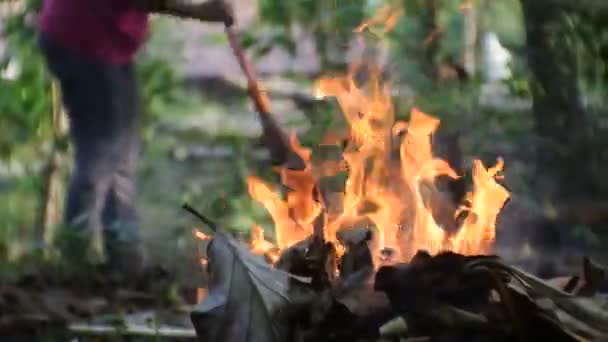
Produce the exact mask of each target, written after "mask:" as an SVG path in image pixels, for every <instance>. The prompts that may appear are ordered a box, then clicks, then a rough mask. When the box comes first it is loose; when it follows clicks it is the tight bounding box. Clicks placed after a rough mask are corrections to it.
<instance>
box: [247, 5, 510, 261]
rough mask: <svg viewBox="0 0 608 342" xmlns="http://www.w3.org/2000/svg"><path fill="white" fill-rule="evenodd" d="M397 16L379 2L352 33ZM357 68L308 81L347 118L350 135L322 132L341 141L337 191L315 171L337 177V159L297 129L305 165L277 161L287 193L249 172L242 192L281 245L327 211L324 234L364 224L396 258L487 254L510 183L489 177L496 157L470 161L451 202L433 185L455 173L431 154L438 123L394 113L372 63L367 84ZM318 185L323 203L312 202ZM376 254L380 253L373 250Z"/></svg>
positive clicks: (418, 114)
mask: <svg viewBox="0 0 608 342" xmlns="http://www.w3.org/2000/svg"><path fill="white" fill-rule="evenodd" d="M400 15H401V11H397V12H396V13H395V12H391V9H390V7H387V6H385V7H383V8H382V9H381V11H379V13H378V15H377V16H375V17H374V18H371V19H370V20H367V21H366V22H364V23H363V24H362V25H360V26H359V27H358V28H357V29H356V30H355V31H356V32H361V31H362V30H364V29H365V28H366V27H367V26H369V25H372V24H377V23H384V24H385V25H387V29H389V30H390V29H392V28H393V27H394V23H395V22H396V20H397V19H396V18H398V17H399V16H400ZM360 67H361V65H360V64H354V65H351V70H350V71H349V73H348V74H347V75H346V76H337V77H322V78H321V79H319V80H318V81H317V84H316V87H315V93H316V95H317V96H318V97H334V98H335V99H336V101H337V102H338V104H339V106H340V109H341V111H342V114H343V116H344V119H345V121H346V123H347V126H348V134H340V135H338V134H332V135H328V136H326V138H325V139H324V142H325V143H337V142H338V141H340V140H341V138H342V139H344V138H345V139H346V140H347V144H346V147H345V149H344V151H343V152H342V158H343V161H342V164H343V166H344V169H346V171H347V180H346V183H345V184H344V187H343V189H339V190H332V189H329V188H325V189H324V188H323V187H324V186H323V182H322V179H321V178H322V177H327V176H328V175H330V176H331V175H335V174H336V173H337V172H339V171H340V169H341V168H340V167H336V165H335V164H336V162H335V161H333V162H332V161H322V162H316V161H315V162H314V163H313V162H312V160H311V150H310V149H307V148H304V147H302V146H300V144H299V142H298V139H297V137H296V136H295V135H292V136H291V146H292V148H293V149H294V151H296V153H298V154H299V155H300V157H301V158H302V159H303V160H304V161H305V163H306V167H305V169H304V170H301V171H294V170H289V169H286V168H284V167H279V168H277V171H278V172H279V174H280V176H281V182H282V184H283V185H285V187H286V188H288V192H287V194H286V196H285V198H283V196H281V194H280V193H279V191H277V190H275V189H273V188H272V187H271V186H270V185H269V184H268V183H266V182H264V181H262V180H261V179H259V178H257V177H255V176H250V177H249V178H248V180H247V181H248V187H249V194H250V195H251V197H252V198H253V199H254V200H256V201H257V202H259V203H260V204H262V205H263V206H264V207H265V208H266V210H267V211H268V212H269V214H270V216H271V217H272V219H273V221H274V225H275V227H274V228H275V240H276V246H277V247H278V248H279V249H285V248H287V247H289V246H291V245H293V244H294V243H296V242H299V241H301V240H303V239H305V238H307V237H308V236H310V235H312V234H314V232H315V227H314V226H315V221H317V220H315V219H316V218H317V217H319V215H320V214H321V213H325V215H324V217H323V218H324V221H323V222H321V224H322V226H323V227H322V228H323V234H324V238H325V239H327V240H329V241H334V242H335V241H336V233H337V232H338V230H340V229H349V228H352V227H354V226H356V225H358V224H360V223H363V222H368V223H369V222H371V227H370V228H371V229H373V231H374V233H375V234H374V235H375V243H374V244H373V245H374V246H373V248H374V249H375V250H376V251H378V250H381V249H384V248H390V249H392V250H393V251H395V253H396V256H397V258H399V259H401V260H408V259H409V258H410V257H411V256H413V255H414V254H415V253H416V252H417V251H418V250H420V249H425V250H427V251H429V252H430V253H438V252H441V251H444V250H451V251H454V252H458V253H462V254H484V253H489V252H490V251H491V249H492V245H493V242H494V239H495V230H496V228H495V224H496V217H497V215H498V214H499V212H500V210H501V208H502V206H503V205H504V203H505V202H506V200H507V199H508V198H509V193H508V191H507V190H506V189H505V188H504V187H502V186H501V185H500V184H498V183H497V182H496V180H497V179H499V176H498V175H497V173H498V172H500V171H501V170H502V168H503V163H502V160H499V162H498V164H497V165H496V166H495V167H493V168H490V169H486V168H485V166H484V165H483V164H482V162H481V161H479V160H475V161H474V163H473V173H472V175H473V188H472V191H471V192H470V193H467V195H466V198H465V200H466V201H465V202H467V203H468V206H465V205H464V204H462V205H460V206H459V204H458V203H453V201H452V199H451V198H450V196H448V194H446V193H443V192H442V191H440V190H439V189H438V188H437V187H436V186H435V181H436V179H437V177H440V176H442V177H447V178H448V179H452V180H456V179H458V178H459V177H460V176H459V175H457V174H456V172H455V171H454V170H453V169H452V168H451V167H450V165H449V164H448V163H447V162H446V161H444V160H441V159H437V158H435V157H434V156H433V153H432V146H431V137H432V135H433V134H434V133H435V131H436V130H437V128H438V127H439V123H440V121H439V120H438V119H437V118H435V117H433V116H431V115H428V114H425V113H423V112H422V111H420V110H419V109H417V108H413V109H412V110H411V113H410V118H409V122H402V121H396V115H395V111H394V108H393V104H392V102H391V98H390V87H389V85H388V84H383V83H382V82H381V81H380V72H379V70H377V68H373V66H372V67H371V68H369V70H371V76H370V80H369V81H368V83H367V84H366V85H365V87H363V86H360V85H358V84H357V83H356V82H355V80H354V78H353V75H354V74H355V72H356V71H357V70H358V68H360ZM327 170H331V172H328V171H327ZM318 192H320V193H322V194H323V196H322V198H323V199H325V200H326V201H327V202H328V203H325V202H324V203H321V201H317V200H316V197H319V194H318ZM462 216H465V218H464V219H463V220H462V222H461V221H459V218H460V217H462ZM316 224H317V225H319V222H316ZM260 231H261V228H259V227H257V226H255V227H254V231H253V232H252V246H254V247H253V248H254V249H256V248H258V247H255V245H256V243H254V242H255V241H257V242H260V241H265V240H264V239H263V234H262V236H260ZM256 234H257V235H256ZM254 235H255V236H256V237H254ZM374 254H375V255H376V258H377V260H378V258H379V257H380V256H379V255H378V254H379V253H374Z"/></svg>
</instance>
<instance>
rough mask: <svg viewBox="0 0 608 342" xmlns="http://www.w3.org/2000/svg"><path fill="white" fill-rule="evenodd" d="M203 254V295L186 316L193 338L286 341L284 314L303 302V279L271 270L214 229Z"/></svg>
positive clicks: (287, 316) (287, 326) (231, 341)
mask: <svg viewBox="0 0 608 342" xmlns="http://www.w3.org/2000/svg"><path fill="white" fill-rule="evenodd" d="M207 255H208V260H209V264H208V265H209V268H208V270H209V295H208V296H207V297H206V298H205V300H204V301H203V302H202V303H200V304H199V305H197V306H196V307H195V308H194V311H193V312H192V314H191V319H192V322H193V324H194V327H195V329H196V332H197V335H198V337H199V339H200V340H201V341H222V342H279V341H289V340H290V336H289V334H290V328H291V325H290V317H292V316H291V315H292V314H294V311H293V310H294V308H297V307H298V306H299V305H298V304H299V303H301V301H304V302H306V300H308V298H309V297H308V296H307V293H308V291H307V285H308V282H309V280H308V279H305V278H299V277H295V276H293V275H291V274H289V273H287V272H284V271H281V270H277V269H274V268H272V267H271V266H269V265H268V264H267V263H266V261H264V259H263V258H262V257H260V256H257V255H255V254H253V253H251V252H250V251H249V249H248V247H247V246H245V245H243V244H241V243H239V242H237V241H235V240H234V239H233V238H232V237H230V236H229V235H227V234H225V233H223V232H218V233H216V235H215V236H214V238H213V240H212V242H211V243H210V244H209V247H208V251H207ZM301 295H302V296H301Z"/></svg>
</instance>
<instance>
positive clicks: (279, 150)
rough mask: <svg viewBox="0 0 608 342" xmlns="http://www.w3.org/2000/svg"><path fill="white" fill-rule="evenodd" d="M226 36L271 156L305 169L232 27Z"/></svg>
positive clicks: (290, 166) (228, 28)
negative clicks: (245, 81)
mask: <svg viewBox="0 0 608 342" xmlns="http://www.w3.org/2000/svg"><path fill="white" fill-rule="evenodd" d="M226 35H227V36H228V41H229V42H230V47H231V48H232V51H233V53H234V56H235V57H236V59H237V61H238V63H239V66H240V67H241V70H242V71H243V73H244V74H245V77H246V78H247V89H248V93H249V97H250V98H251V100H252V101H253V104H254V106H255V109H256V111H257V112H258V114H259V116H260V121H261V124H262V129H263V133H262V134H263V136H264V140H265V143H266V145H267V147H268V149H270V153H271V155H272V156H273V158H274V160H275V161H276V162H277V163H278V164H285V163H289V164H291V165H288V167H289V168H293V169H298V170H299V169H303V168H304V167H305V164H304V161H302V160H301V158H300V157H299V156H298V155H297V154H296V153H294V152H293V151H292V149H291V147H290V145H289V140H288V138H287V136H286V135H285V133H284V132H283V131H282V130H281V128H280V126H279V125H278V124H277V123H276V121H275V120H274V119H273V118H272V115H271V114H270V100H269V99H268V96H266V93H265V92H263V91H262V89H261V87H260V84H259V82H258V80H257V77H256V75H255V71H254V70H253V66H252V65H251V63H249V61H248V60H247V57H246V56H245V51H244V50H243V48H242V47H241V45H240V43H239V39H238V35H237V33H236V32H235V31H234V29H233V27H232V26H230V27H226Z"/></svg>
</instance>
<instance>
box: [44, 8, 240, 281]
mask: <svg viewBox="0 0 608 342" xmlns="http://www.w3.org/2000/svg"><path fill="white" fill-rule="evenodd" d="M151 13H161V14H168V15H173V16H177V17H181V18H190V19H198V20H201V21H208V22H223V23H224V24H226V25H227V26H231V25H232V24H233V20H234V19H233V18H234V17H233V12H232V7H231V6H230V5H228V4H227V3H225V2H224V1H223V0H212V1H210V2H204V3H200V2H197V3H194V2H193V1H188V0H43V7H42V11H41V13H40V16H39V19H38V20H39V22H38V27H39V45H40V48H41V50H42V52H43V55H44V57H45V59H46V62H47V65H48V68H49V69H50V71H51V73H52V74H53V75H54V76H55V77H56V78H57V80H58V82H59V85H60V87H61V91H62V96H63V103H64V106H65V108H66V112H67V115H68V118H69V122H70V132H69V133H70V134H69V135H70V139H71V142H72V144H73V146H74V151H75V156H74V161H75V162H74V171H73V174H72V175H71V179H70V184H69V187H68V191H67V199H66V205H65V226H66V229H65V232H68V234H65V235H64V237H65V236H72V237H77V239H76V240H77V241H79V243H76V245H74V244H72V245H71V246H70V249H76V251H68V252H66V251H65V250H64V251H63V252H64V253H66V254H68V253H69V254H71V255H70V256H71V257H72V258H75V259H82V258H85V257H86V256H87V253H88V252H90V250H91V248H92V246H91V244H90V242H91V241H92V239H93V237H94V236H99V235H100V234H103V239H102V240H103V241H104V245H103V246H97V248H96V249H95V248H94V247H93V249H94V250H96V251H97V254H101V255H105V256H106V261H107V265H109V266H110V268H111V270H113V271H116V274H136V273H137V272H138V271H140V270H141V267H142V266H143V253H142V246H141V241H140V240H141V239H140V234H139V227H138V217H137V210H136V186H135V173H136V166H137V161H138V155H139V137H138V129H139V127H138V126H139V125H138V122H139V119H140V115H141V107H140V98H139V89H138V84H137V80H136V78H137V77H136V72H135V69H134V59H135V55H136V53H137V51H138V49H139V48H140V47H141V45H142V44H143V43H144V42H145V40H146V37H147V33H148V25H149V23H148V19H149V15H150V14H151ZM72 233H73V234H72ZM70 234H71V235H70ZM98 240H99V239H98ZM60 243H61V241H60ZM76 261H78V260H76Z"/></svg>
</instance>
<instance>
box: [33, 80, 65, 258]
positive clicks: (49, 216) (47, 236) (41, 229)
mask: <svg viewBox="0 0 608 342" xmlns="http://www.w3.org/2000/svg"><path fill="white" fill-rule="evenodd" d="M51 96H52V103H53V109H52V113H51V115H52V118H51V119H52V125H53V147H52V150H51V152H50V154H49V157H48V160H47V162H46V165H45V168H44V171H43V175H42V177H43V187H42V191H41V194H40V207H41V208H40V210H39V215H38V218H37V225H36V226H37V237H36V238H37V240H38V241H41V242H42V243H43V244H44V246H45V247H46V248H45V250H44V253H45V257H50V256H51V254H52V253H51V252H52V249H53V244H54V240H55V236H56V227H57V226H58V225H59V224H60V223H61V221H62V206H61V204H62V202H63V201H62V199H63V194H64V192H65V180H64V171H65V170H64V169H65V168H64V166H65V146H66V144H65V143H64V142H65V139H66V135H67V118H66V116H65V113H64V111H63V107H62V106H61V96H60V93H59V87H58V85H57V84H56V82H53V83H52V86H51Z"/></svg>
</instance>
